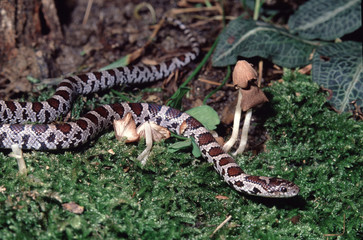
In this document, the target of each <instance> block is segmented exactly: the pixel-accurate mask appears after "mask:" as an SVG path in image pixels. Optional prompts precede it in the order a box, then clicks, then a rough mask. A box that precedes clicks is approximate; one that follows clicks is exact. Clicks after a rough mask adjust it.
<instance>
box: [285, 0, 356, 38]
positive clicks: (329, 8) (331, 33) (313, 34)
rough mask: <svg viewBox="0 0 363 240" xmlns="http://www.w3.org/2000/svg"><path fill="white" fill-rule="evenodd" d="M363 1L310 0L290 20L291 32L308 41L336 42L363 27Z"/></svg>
mask: <svg viewBox="0 0 363 240" xmlns="http://www.w3.org/2000/svg"><path fill="white" fill-rule="evenodd" d="M361 4H362V0H329V1H327V0H310V1H308V2H306V3H305V4H303V5H301V6H300V7H299V9H298V10H297V11H296V12H295V13H294V14H293V15H292V16H291V17H290V18H289V22H288V25H289V29H290V32H291V33H293V34H296V35H298V36H300V37H302V38H306V39H322V40H334V39H336V38H340V37H342V36H344V35H345V34H347V33H351V32H353V31H355V30H357V29H358V28H359V27H361V26H362V12H361V8H362V7H361Z"/></svg>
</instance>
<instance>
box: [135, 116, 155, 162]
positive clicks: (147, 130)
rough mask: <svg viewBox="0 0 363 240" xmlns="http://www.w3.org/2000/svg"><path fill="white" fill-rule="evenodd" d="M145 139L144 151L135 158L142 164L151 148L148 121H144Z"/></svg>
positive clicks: (151, 139)
mask: <svg viewBox="0 0 363 240" xmlns="http://www.w3.org/2000/svg"><path fill="white" fill-rule="evenodd" d="M144 124H145V141H146V148H145V149H144V151H143V152H142V153H141V154H140V155H139V156H138V157H137V160H139V161H141V164H142V165H145V164H146V161H147V159H148V157H149V154H150V151H151V148H152V146H153V136H152V132H151V126H150V123H149V122H145V123H144Z"/></svg>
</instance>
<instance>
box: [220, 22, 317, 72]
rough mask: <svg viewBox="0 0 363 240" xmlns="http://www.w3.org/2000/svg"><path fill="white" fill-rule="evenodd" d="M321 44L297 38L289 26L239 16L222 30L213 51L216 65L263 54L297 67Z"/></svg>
mask: <svg viewBox="0 0 363 240" xmlns="http://www.w3.org/2000/svg"><path fill="white" fill-rule="evenodd" d="M318 45H319V43H317V42H312V41H307V40H304V39H301V38H298V37H296V36H294V35H292V34H290V33H289V32H288V31H287V30H286V29H283V28H277V27H274V26H272V25H269V24H267V23H263V22H255V21H252V20H244V19H241V18H237V19H235V20H233V21H231V22H230V23H229V24H228V26H227V28H226V31H224V32H223V33H222V35H221V39H220V41H219V43H218V46H217V48H216V51H215V53H214V55H213V65H214V66H217V67H220V66H227V65H233V64H235V63H236V61H237V57H238V56H243V57H246V58H249V57H254V56H260V57H263V58H267V59H270V60H272V61H273V62H274V63H276V64H278V65H280V66H284V67H288V68H294V67H299V66H304V65H307V64H308V63H309V55H310V53H311V52H312V51H313V49H314V48H315V47H316V46H318Z"/></svg>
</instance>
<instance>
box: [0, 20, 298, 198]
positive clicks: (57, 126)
mask: <svg viewBox="0 0 363 240" xmlns="http://www.w3.org/2000/svg"><path fill="white" fill-rule="evenodd" d="M169 22H171V23H172V24H173V25H175V26H177V27H178V28H179V29H181V30H182V31H183V33H184V34H185V35H186V37H187V38H188V40H189V41H190V43H191V47H192V50H191V51H190V52H188V53H185V54H183V55H181V56H178V57H174V58H172V59H171V60H169V61H167V62H163V63H160V64H159V65H156V66H134V67H132V66H131V67H120V68H116V69H111V70H105V71H100V72H92V73H86V74H81V75H77V76H71V77H66V78H65V79H63V80H62V82H61V83H60V84H59V85H58V87H57V89H56V92H55V94H54V95H53V96H52V97H51V98H49V99H48V100H46V101H43V102H15V101H3V100H0V121H1V122H2V123H1V124H0V148H3V149H10V148H11V146H12V145H15V144H16V145H18V146H19V147H20V148H22V149H33V150H53V149H70V148H76V147H78V146H80V145H82V144H84V143H86V142H88V141H90V140H91V139H94V138H95V137H96V136H97V135H98V134H99V133H101V132H102V131H104V130H106V129H108V128H110V126H112V122H113V121H114V120H117V119H122V118H123V117H124V116H125V115H126V114H127V113H131V114H132V117H133V119H134V121H135V122H136V124H137V125H140V124H142V123H144V122H146V121H150V122H154V123H156V124H158V125H160V126H162V127H165V128H167V129H169V130H170V131H172V132H175V133H176V134H180V135H184V136H186V137H191V138H194V139H195V142H196V143H197V144H198V146H199V148H200V151H201V153H202V155H203V156H204V157H205V158H207V160H208V162H210V163H212V164H213V166H214V168H215V170H216V171H217V172H218V173H219V175H221V176H222V178H223V179H224V181H225V182H227V183H228V184H229V185H230V186H231V187H233V188H234V189H236V190H237V191H239V192H243V193H246V194H249V195H257V196H262V197H273V198H285V197H293V196H296V195H297V194H298V193H299V188H298V186H296V185H295V184H294V183H292V182H290V181H287V180H284V179H280V178H275V177H262V176H251V175H248V174H246V173H244V172H243V171H242V169H241V168H240V167H239V166H238V164H237V163H236V162H235V160H234V159H233V158H232V157H231V156H230V155H229V154H227V153H225V152H224V151H223V150H222V147H221V146H220V145H219V144H218V143H217V142H216V140H215V139H214V137H213V136H212V135H211V134H210V133H209V131H208V130H207V129H206V128H204V127H203V125H202V124H201V123H199V122H198V121H197V120H196V119H195V118H193V117H191V116H190V115H188V114H186V113H183V112H181V111H179V110H176V109H173V108H171V107H168V106H160V105H156V104H147V103H125V102H123V103H115V104H110V105H103V106H100V107H97V108H96V109H94V110H93V111H90V112H88V113H86V114H85V115H83V116H82V117H81V118H79V119H78V120H76V121H74V122H64V123H53V124H52V123H51V122H54V121H55V120H56V119H58V118H59V117H60V116H65V115H66V114H67V113H68V112H69V111H70V109H71V106H72V103H73V101H74V99H75V98H76V97H78V96H79V95H86V94H89V93H93V92H98V91H102V90H105V89H109V88H111V87H113V86H118V85H121V84H135V83H148V82H153V81H157V80H160V79H162V78H165V77H166V76H168V75H170V74H171V73H172V72H173V71H175V70H176V69H178V68H182V67H184V66H185V65H187V64H188V63H190V62H191V61H193V60H194V59H196V57H197V56H198V54H199V51H200V50H199V44H198V42H197V40H196V39H195V37H194V36H193V35H192V33H191V32H190V30H189V29H188V28H187V27H186V26H185V25H184V24H182V23H181V22H180V21H178V20H170V19H169ZM29 122H37V124H27V123H29ZM49 123H50V124H49ZM182 126H183V127H182Z"/></svg>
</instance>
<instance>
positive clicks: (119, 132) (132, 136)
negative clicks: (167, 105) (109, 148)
mask: <svg viewBox="0 0 363 240" xmlns="http://www.w3.org/2000/svg"><path fill="white" fill-rule="evenodd" d="M113 128H114V131H115V136H116V139H117V140H119V141H122V140H125V142H126V143H129V142H137V141H139V139H140V137H141V136H142V137H145V141H146V148H145V150H144V151H143V152H142V153H141V154H140V155H139V156H138V157H137V159H138V160H139V161H141V164H142V165H145V164H146V161H147V159H148V157H149V155H150V151H151V148H152V144H153V141H155V142H159V141H161V140H162V139H168V138H170V131H169V130H168V129H166V128H164V127H161V126H159V125H157V124H156V123H154V122H150V121H147V122H145V123H143V124H141V125H140V126H138V127H137V128H136V124H135V121H134V119H133V118H132V115H131V113H127V114H126V116H125V117H124V118H122V119H120V120H115V121H114V122H113Z"/></svg>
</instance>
